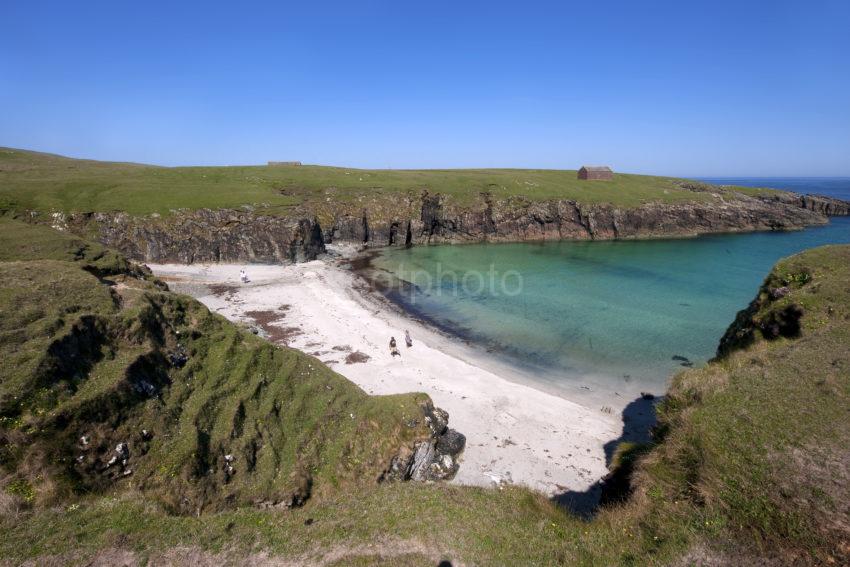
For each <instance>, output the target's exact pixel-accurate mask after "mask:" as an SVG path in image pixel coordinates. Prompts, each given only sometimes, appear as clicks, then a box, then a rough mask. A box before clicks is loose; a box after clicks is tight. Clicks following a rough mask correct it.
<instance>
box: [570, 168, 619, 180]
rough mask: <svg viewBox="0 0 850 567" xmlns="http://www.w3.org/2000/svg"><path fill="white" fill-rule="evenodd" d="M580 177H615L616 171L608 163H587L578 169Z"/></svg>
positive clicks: (586, 178) (585, 178)
mask: <svg viewBox="0 0 850 567" xmlns="http://www.w3.org/2000/svg"><path fill="white" fill-rule="evenodd" d="M578 178H579V179H584V180H588V179H614V172H613V171H611V168H610V167H608V166H607V165H585V166H582V168H581V169H579V170H578Z"/></svg>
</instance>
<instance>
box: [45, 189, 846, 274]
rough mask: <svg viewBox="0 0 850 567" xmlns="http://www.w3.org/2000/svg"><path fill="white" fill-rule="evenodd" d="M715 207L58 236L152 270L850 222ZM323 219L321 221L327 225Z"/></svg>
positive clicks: (260, 221)
mask: <svg viewBox="0 0 850 567" xmlns="http://www.w3.org/2000/svg"><path fill="white" fill-rule="evenodd" d="M686 188H687V189H689V190H692V191H694V192H695V193H700V192H703V193H705V192H708V193H712V198H711V199H709V200H695V201H694V202H689V203H680V204H665V203H646V204H643V205H641V206H639V207H635V208H630V209H626V208H617V207H615V206H613V205H608V204H594V205H587V204H582V203H578V202H576V201H573V200H556V201H532V200H531V199H527V198H524V197H512V198H509V199H498V200H497V199H494V198H492V196H491V195H490V194H488V193H481V194H479V195H478V197H477V198H476V199H475V200H474V201H473V202H471V203H465V204H463V205H459V204H457V203H455V202H452V201H451V200H450V199H448V198H446V197H445V196H443V195H440V194H430V193H428V192H427V191H425V192H423V193H422V194H421V195H420V196H418V197H416V196H411V195H399V196H398V198H397V199H395V200H392V201H390V200H388V199H387V198H386V197H384V198H381V199H374V200H373V201H367V202H358V203H357V204H353V203H334V202H330V203H323V204H322V205H321V207H311V206H310V205H304V206H302V207H300V208H299V209H297V210H293V211H292V212H291V213H290V214H289V216H273V215H264V214H261V213H256V212H249V211H236V210H209V209H201V210H197V211H186V212H184V211H181V212H176V213H174V214H173V215H171V216H168V217H160V216H158V215H151V216H147V217H134V216H130V215H127V214H124V213H113V214H109V213H90V214H72V215H68V216H64V215H58V216H57V215H54V217H53V219H52V222H53V224H54V226H58V227H60V228H65V229H68V230H70V231H72V232H74V233H77V234H81V235H86V236H94V237H95V238H96V239H97V240H99V241H100V242H102V243H103V244H105V245H107V246H110V247H112V248H116V249H118V250H120V251H122V252H124V253H125V254H127V255H128V256H131V257H132V258H135V259H138V260H143V261H148V262H179V263H192V262H219V261H221V262H260V263H275V262H302V261H306V260H312V259H315V258H316V257H317V255H319V254H321V253H322V252H324V251H325V243H330V242H335V243H350V244H356V245H363V246H413V245H422V244H437V243H452V242H483V241H495V242H517V241H520V242H521V241H527V240H529V241H530V240H588V239H592V240H595V239H600V240H608V239H624V238H659V237H680V236H696V235H699V234H707V233H720V232H744V231H758V230H788V229H797V228H803V227H805V226H810V225H817V224H824V223H826V222H828V219H827V216H828V215H848V214H850V203H848V202H845V201H840V200H838V199H832V198H829V197H822V196H804V195H798V194H795V193H776V194H770V195H767V196H748V195H743V194H740V193H733V192H730V191H725V190H723V189H721V188H718V187H713V186H709V185H703V184H697V183H694V184H692V185H689V186H687V187H686ZM317 217H321V218H322V219H324V220H323V223H322V225H320V223H319V221H318V220H317Z"/></svg>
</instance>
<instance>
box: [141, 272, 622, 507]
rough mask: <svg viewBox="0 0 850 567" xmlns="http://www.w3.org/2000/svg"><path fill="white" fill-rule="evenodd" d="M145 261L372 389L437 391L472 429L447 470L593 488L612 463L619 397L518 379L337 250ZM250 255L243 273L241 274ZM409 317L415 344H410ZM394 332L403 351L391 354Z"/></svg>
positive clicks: (462, 427) (559, 490)
mask: <svg viewBox="0 0 850 567" xmlns="http://www.w3.org/2000/svg"><path fill="white" fill-rule="evenodd" d="M150 267H151V269H152V270H153V271H154V273H155V274H156V275H157V276H159V277H160V278H162V279H163V280H165V281H167V282H168V283H169V285H170V286H171V288H172V289H173V290H175V291H178V292H182V293H188V294H190V295H193V296H195V297H196V298H197V299H199V300H200V301H201V302H203V303H204V304H205V305H207V306H208V307H209V308H210V310H212V311H215V312H218V313H220V314H221V315H224V316H225V317H227V318H228V319H230V320H233V321H241V322H247V323H251V324H258V325H259V326H261V327H262V328H264V329H265V331H266V333H264V334H266V335H267V337H268V338H269V339H270V340H273V341H274V342H277V343H279V344H286V345H288V346H289V347H292V348H296V349H299V350H301V351H303V352H305V353H308V354H311V355H313V356H316V357H317V358H318V359H319V360H321V361H322V362H324V363H325V364H327V365H328V366H330V367H331V368H333V369H334V370H335V371H336V372H338V373H340V374H342V375H343V376H345V377H346V378H348V379H349V380H351V381H352V382H354V383H355V384H357V385H359V386H360V387H361V388H363V389H364V390H365V391H366V392H368V393H370V394H376V395H381V394H395V393H400V392H411V391H419V392H425V393H427V394H428V395H430V396H431V398H432V399H433V400H434V403H435V404H436V405H437V406H439V407H441V408H443V409H445V410H446V411H448V412H449V416H450V419H449V426H450V427H452V428H454V429H457V430H458V431H460V432H461V433H463V434H464V435H466V438H467V446H466V450H465V451H464V453H463V456H462V459H461V466H460V471H459V472H458V474H457V476H456V477H455V479H454V480H453V481H452V482H455V483H460V484H467V485H478V486H493V485H499V484H501V483H515V484H523V485H526V486H528V487H530V488H533V489H536V490H539V491H541V492H543V493H545V494H547V495H550V496H558V495H563V494H565V493H569V492H577V493H583V492H585V491H588V490H589V489H591V488H592V487H593V490H591V492H589V493H586V494H585V496H587V494H593V493H595V492H596V491H597V488H595V487H594V485H595V483H597V481H599V479H601V478H602V477H603V476H604V475H605V474H606V473H607V472H608V471H607V467H606V455H605V448H604V445H605V443H608V442H611V441H612V440H615V439H617V438H618V437H620V435H621V433H622V430H623V421H622V419H621V417H620V412H619V410H621V409H622V407H621V406H617V405H616V404H609V405H611V406H613V409H614V411H611V410H610V409H608V408H605V409H603V408H602V407H586V406H585V405H582V404H580V403H576V402H575V401H571V400H568V399H565V398H564V397H561V396H558V395H553V394H552V393H547V392H544V391H542V390H539V389H536V388H534V387H532V386H531V385H529V384H527V383H523V381H524V379H523V377H522V376H521V375H520V374H519V373H516V372H515V371H514V370H513V369H512V368H511V367H509V366H507V365H504V366H499V365H498V364H495V363H494V361H492V360H487V355H486V353H484V352H479V351H478V350H476V349H475V348H472V347H469V346H465V345H463V344H462V343H459V341H457V340H454V339H453V338H452V337H448V336H445V335H443V334H441V333H439V332H437V331H435V330H432V329H430V328H428V327H426V326H425V325H422V324H419V323H417V322H416V321H413V320H411V319H409V318H407V317H406V316H405V315H404V314H403V313H400V312H398V311H397V310H396V309H393V308H392V307H391V306H389V305H387V304H386V302H385V301H382V300H380V299H378V298H377V297H374V296H370V294H369V293H368V292H365V291H363V289H362V288H363V286H362V282H360V283H361V285H358V279H357V276H355V275H354V274H353V273H352V272H351V271H350V270H347V269H345V268H344V267H343V265H342V264H341V261H340V260H339V259H338V258H337V259H334V258H328V259H324V260H317V261H313V262H307V263H303V264H296V265H289V266H270V265H247V266H242V265H226V264H214V265H204V264H194V265H188V266H186V265H172V264H169V265H150ZM243 267H244V268H246V270H247V273H248V276H249V278H250V282H249V283H247V284H243V283H240V281H239V270H240V269H241V268H243ZM405 329H408V330H409V331H410V334H411V336H412V338H413V347H412V348H407V347H406V346H405V344H404V330H405ZM391 336H394V337H395V338H396V340H397V341H398V345H399V350H400V352H401V356H400V357H393V356H391V354H390V349H389V346H388V343H389V340H390V337H391ZM357 353H359V354H357ZM362 355H366V356H365V357H364V356H362ZM366 357H368V359H367V360H365V361H363V362H356V361H355V360H356V359H365V358H366ZM346 358H348V359H349V362H346ZM485 367H486V368H485ZM494 369H495V371H494ZM609 411H610V413H608V412H609ZM609 448H610V445H609Z"/></svg>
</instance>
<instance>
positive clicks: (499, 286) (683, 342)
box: [372, 217, 850, 401]
mask: <svg viewBox="0 0 850 567" xmlns="http://www.w3.org/2000/svg"><path fill="white" fill-rule="evenodd" d="M843 243H850V218H840V217H837V218H833V219H831V222H830V224H828V225H826V226H822V227H813V228H809V229H806V230H801V231H793V232H761V233H746V234H727V235H709V236H701V237H698V238H692V239H679V240H643V241H605V242H600V241H596V242H584V241H582V242H576V241H562V242H541V243H519V244H467V245H445V246H420V247H413V248H409V249H387V250H383V251H381V252H380V253H379V254H378V255H377V256H376V257H375V258H374V259H373V260H372V268H373V272H372V277H377V276H382V277H384V278H387V281H388V282H390V285H389V286H387V287H386V289H389V290H390V291H388V292H387V296H388V297H390V299H392V300H393V301H394V302H396V303H398V304H399V305H400V306H402V307H403V308H404V309H406V310H407V311H408V312H410V313H412V314H414V315H415V316H417V317H420V318H422V319H425V320H427V321H429V322H431V323H433V324H435V325H437V326H439V327H441V328H442V329H444V330H447V331H449V332H451V333H453V334H455V335H456V336H458V337H461V338H464V339H467V340H469V341H471V342H472V343H474V344H475V345H477V346H479V347H481V348H484V349H486V350H487V351H488V352H489V353H491V356H495V357H498V359H500V360H501V361H502V362H506V363H508V364H511V365H513V366H514V367H516V368H518V369H522V370H523V373H524V375H525V376H527V377H528V379H530V380H532V381H534V382H536V385H537V386H539V387H541V388H543V389H547V390H552V391H555V393H559V394H566V395H569V396H573V397H574V396H577V395H578V396H584V395H589V396H592V397H594V398H597V399H598V400H602V401H604V400H612V401H616V400H615V399H614V397H621V398H622V399H623V400H628V399H634V397H636V396H638V395H640V392H644V391H646V392H652V393H654V394H663V393H664V391H665V390H666V388H667V385H668V383H669V379H670V377H671V376H672V375H673V374H674V373H675V372H676V371H677V370H681V369H683V366H689V365H691V364H693V365H695V366H699V365H701V364H704V363H705V362H706V361H707V360H708V359H710V358H711V357H712V356H714V353H715V350H716V348H717V343H718V341H719V339H720V337H721V335H722V334H723V332H724V331H725V330H726V328H727V327H728V325H729V324H730V323H731V322H732V320H733V319H734V317H735V314H736V313H737V312H738V311H739V310H740V309H743V308H745V307H746V306H747V304H748V303H749V301H750V300H752V298H753V297H754V296H755V293H756V291H757V289H758V287H759V285H760V284H761V282H762V280H763V279H764V277H765V276H766V275H767V273H768V271H769V270H770V269H771V267H772V266H773V265H774V263H775V262H776V261H777V260H779V259H780V258H783V257H785V256H788V255H791V254H794V253H796V252H800V251H802V250H804V249H807V248H812V247H815V246H821V245H824V244H843Z"/></svg>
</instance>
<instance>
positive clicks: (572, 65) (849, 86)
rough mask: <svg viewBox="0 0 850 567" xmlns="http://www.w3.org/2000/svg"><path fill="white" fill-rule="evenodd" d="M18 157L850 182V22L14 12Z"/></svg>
mask: <svg viewBox="0 0 850 567" xmlns="http://www.w3.org/2000/svg"><path fill="white" fill-rule="evenodd" d="M0 145H5V146H13V147H23V148H29V149H36V150H41V151H48V152H55V153H61V154H65V155H71V156H75V157H89V158H94V159H110V160H125V161H139V162H147V163H157V164H163V165H183V164H236V163H264V162H265V161H267V160H301V161H303V162H305V163H321V164H334V165H347V166H360V167H393V168H401V167H479V166H480V167H484V166H487V167H545V168H576V167H578V166H580V165H581V164H584V163H592V164H610V165H611V166H613V167H614V168H615V169H617V170H620V171H630V172H636V173H656V174H669V175H689V176H712V175H713V176H720V175H726V176H739V175H754V176H760V175H777V176H781V175H850V2H848V1H847V0H808V1H805V2H803V1H800V0H795V1H786V0H764V1H760V2H751V1H746V0H743V1H740V0H739V1H735V2H728V1H725V0H711V1H702V0H693V1H687V0H676V1H653V0H643V1H638V0H632V1H624V2H610V1H592V2H591V1H587V2H581V3H570V2H532V1H515V2H510V3H508V2H497V1H493V0H490V1H487V2H465V1H462V0H454V1H451V2H443V1H441V0H427V1H426V0H420V1H418V2H417V1H411V0H392V1H363V0H361V1H354V0H352V1H348V2H322V1H313V2H297V3H296V2H268V3H251V2H227V3H220V4H219V3H215V2H211V1H205V2H197V3H190V2H178V1H176V0H172V1H169V2H158V1H151V0H146V1H144V2H125V1H122V0H110V1H108V2H100V1H95V0H65V1H62V2H42V1H39V0H0Z"/></svg>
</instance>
